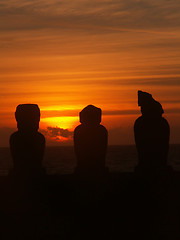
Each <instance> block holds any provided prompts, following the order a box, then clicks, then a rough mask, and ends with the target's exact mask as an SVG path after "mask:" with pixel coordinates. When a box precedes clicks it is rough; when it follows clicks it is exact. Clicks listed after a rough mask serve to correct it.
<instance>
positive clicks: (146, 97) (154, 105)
mask: <svg viewBox="0 0 180 240" xmlns="http://www.w3.org/2000/svg"><path fill="white" fill-rule="evenodd" d="M138 106H140V107H141V112H142V115H146V116H150V117H153V116H155V117H156V116H162V114H163V113H164V111H163V108H162V106H161V104H160V103H159V102H157V101H156V100H155V99H154V98H153V97H152V95H151V94H149V93H147V92H143V91H138Z"/></svg>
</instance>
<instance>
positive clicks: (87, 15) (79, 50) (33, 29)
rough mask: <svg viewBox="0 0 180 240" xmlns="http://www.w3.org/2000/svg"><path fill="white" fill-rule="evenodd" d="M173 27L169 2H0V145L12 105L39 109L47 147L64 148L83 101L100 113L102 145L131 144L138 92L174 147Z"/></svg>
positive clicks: (179, 112)
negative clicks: (160, 111) (104, 133)
mask: <svg viewBox="0 0 180 240" xmlns="http://www.w3.org/2000/svg"><path fill="white" fill-rule="evenodd" d="M179 26H180V2H179V1H177V0H176V1H175V0H172V1H167V0H159V1H155V0H146V1H141V0H138V1H135V0H126V1H125V0H124V1H115V0H112V1H108V0H106V1H87V0H84V1H80V0H74V1H55V0H54V1H46V0H44V1H41V0H37V1H23V0H21V1H20V0H17V1H13V0H6V1H1V4H0V55H1V58H0V61H1V64H0V89H1V95H0V98H1V108H0V146H8V138H9V135H10V134H11V133H12V132H13V131H15V129H16V122H15V119H14V111H15V109H16V106H17V105H18V104H20V103H37V104H38V105H39V107H40V109H41V123H40V130H41V131H42V132H43V133H44V134H45V135H46V138H47V144H61V143H62V142H61V141H62V140H63V141H64V140H66V141H65V142H68V143H69V141H67V139H69V138H71V136H72V131H73V129H74V127H75V126H76V125H78V113H79V111H80V110H81V109H82V108H84V107H85V106H86V105H88V104H94V105H96V106H97V107H100V108H102V111H103V121H102V124H104V126H106V127H107V129H108V131H109V143H110V144H134V139H133V124H134V121H135V119H136V118H137V117H138V116H139V115H140V111H139V108H138V106H137V90H138V89H140V90H143V91H148V92H150V93H151V94H152V95H153V97H154V98H155V99H156V100H157V101H160V102H161V104H162V106H163V108H164V111H165V115H164V116H165V117H166V118H167V120H168V121H169V123H170V126H171V143H180V94H179V93H180V27H179ZM58 139H59V140H58ZM59 141H60V142H59ZM71 143H72V142H71Z"/></svg>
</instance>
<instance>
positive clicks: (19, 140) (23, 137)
mask: <svg viewBox="0 0 180 240" xmlns="http://www.w3.org/2000/svg"><path fill="white" fill-rule="evenodd" d="M15 118H16V121H17V128H18V131H16V132H14V133H13V134H12V135H11V137H10V151H11V155H12V158H13V164H14V168H13V170H14V171H15V172H18V173H23V172H34V171H36V172H37V171H39V170H41V169H42V160H43V155H44V150H45V138H44V136H43V135H42V134H41V133H39V132H38V129H39V121H40V109H39V107H38V105H36V104H20V105H18V106H17V108H16V112H15Z"/></svg>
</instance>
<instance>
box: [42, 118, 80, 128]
mask: <svg viewBox="0 0 180 240" xmlns="http://www.w3.org/2000/svg"><path fill="white" fill-rule="evenodd" d="M78 121H79V117H78V116H77V117H48V118H42V119H41V125H42V126H43V127H48V126H51V127H58V128H63V129H70V130H71V129H73V128H74V127H75V126H76V125H77V124H78Z"/></svg>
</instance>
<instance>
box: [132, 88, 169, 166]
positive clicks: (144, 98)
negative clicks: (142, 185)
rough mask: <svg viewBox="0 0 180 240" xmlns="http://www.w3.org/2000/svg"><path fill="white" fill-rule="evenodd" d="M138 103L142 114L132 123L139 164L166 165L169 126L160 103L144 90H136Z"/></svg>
mask: <svg viewBox="0 0 180 240" xmlns="http://www.w3.org/2000/svg"><path fill="white" fill-rule="evenodd" d="M138 105H139V106H140V107H141V112H142V116H140V117H139V118H138V119H137V120H136V121H135V124H134V135H135V142H136V147H137V151H138V159H139V166H141V167H144V168H147V169H149V168H161V167H164V166H166V164H167V157H168V150H169V135H170V128H169V124H168V122H167V120H166V119H165V118H163V117H162V114H163V113H164V111H163V108H162V106H161V104H160V103H159V102H157V101H155V100H154V99H153V98H152V95H151V94H149V93H146V92H142V91H138Z"/></svg>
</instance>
